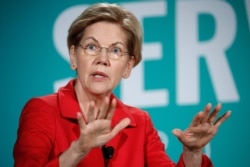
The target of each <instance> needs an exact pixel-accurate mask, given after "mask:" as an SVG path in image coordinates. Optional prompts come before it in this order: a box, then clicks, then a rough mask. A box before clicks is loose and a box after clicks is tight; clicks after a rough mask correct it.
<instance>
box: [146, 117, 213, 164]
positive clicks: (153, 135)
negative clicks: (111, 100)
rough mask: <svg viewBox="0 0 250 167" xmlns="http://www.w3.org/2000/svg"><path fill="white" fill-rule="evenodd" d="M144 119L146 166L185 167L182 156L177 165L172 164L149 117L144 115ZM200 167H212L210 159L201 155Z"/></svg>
mask: <svg viewBox="0 0 250 167" xmlns="http://www.w3.org/2000/svg"><path fill="white" fill-rule="evenodd" d="M145 119H146V133H145V135H146V136H145V138H146V140H147V141H146V161H147V162H146V164H147V166H148V167H185V164H184V160H183V155H182V154H181V156H180V159H179V161H178V162H177V163H174V162H173V161H172V160H171V159H170V157H169V156H168V155H167V153H166V151H165V148H164V144H163V143H162V142H161V139H160V137H159V135H158V132H157V130H156V129H155V128H154V126H153V123H152V120H151V119H150V117H149V115H148V114H147V113H146V114H145ZM202 167H213V165H212V163H211V161H210V159H209V158H208V157H207V156H206V155H204V154H203V155H202Z"/></svg>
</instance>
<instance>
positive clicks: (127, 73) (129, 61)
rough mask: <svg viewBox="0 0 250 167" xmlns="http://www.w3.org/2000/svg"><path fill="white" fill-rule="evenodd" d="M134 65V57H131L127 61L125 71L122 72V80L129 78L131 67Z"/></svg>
mask: <svg viewBox="0 0 250 167" xmlns="http://www.w3.org/2000/svg"><path fill="white" fill-rule="evenodd" d="M134 64H135V58H134V56H132V57H131V58H130V59H129V60H128V62H127V66H126V69H125V70H124V72H123V75H122V77H123V78H124V79H127V78H128V77H129V76H130V74H131V71H132V69H133V67H134Z"/></svg>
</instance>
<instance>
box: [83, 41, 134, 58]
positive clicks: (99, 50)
mask: <svg viewBox="0 0 250 167" xmlns="http://www.w3.org/2000/svg"><path fill="white" fill-rule="evenodd" d="M78 46H79V47H81V48H82V49H83V50H84V53H85V54H87V55H89V56H97V55H99V54H100V53H101V51H102V49H105V50H106V53H107V55H108V57H109V58H110V59H112V60H119V59H120V58H121V57H122V56H124V55H130V54H129V52H123V51H121V56H118V57H117V58H114V57H112V56H110V55H111V54H110V53H111V51H110V50H111V48H112V47H114V46H110V47H102V46H98V45H97V46H96V47H97V50H98V52H97V53H96V54H95V55H91V54H89V53H86V50H87V46H86V47H84V46H83V45H82V44H81V43H80V44H79V45H78ZM131 56H132V55H131Z"/></svg>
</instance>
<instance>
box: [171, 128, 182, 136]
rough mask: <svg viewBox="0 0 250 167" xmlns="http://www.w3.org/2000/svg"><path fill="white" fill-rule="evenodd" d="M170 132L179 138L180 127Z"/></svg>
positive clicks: (180, 133)
mask: <svg viewBox="0 0 250 167" xmlns="http://www.w3.org/2000/svg"><path fill="white" fill-rule="evenodd" d="M172 133H173V135H175V136H176V137H178V138H180V137H181V135H182V131H181V130H180V129H173V130H172Z"/></svg>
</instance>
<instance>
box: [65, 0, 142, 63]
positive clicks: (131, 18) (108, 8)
mask: <svg viewBox="0 0 250 167" xmlns="http://www.w3.org/2000/svg"><path fill="white" fill-rule="evenodd" d="M99 21H109V22H112V23H116V24H119V25H120V26H121V28H122V29H123V30H124V31H125V33H126V35H127V47H128V48H127V49H128V52H129V54H130V56H134V58H135V64H134V66H136V65H137V64H138V63H139V62H140V61H141V58H142V54H141V52H142V36H143V32H142V28H141V25H140V23H139V21H138V19H137V18H136V17H135V15H134V14H133V13H131V12H130V11H128V10H126V9H124V8H122V7H121V6H118V5H116V4H109V3H98V4H94V5H92V6H90V7H88V8H87V9H86V10H85V11H83V12H82V13H81V14H80V15H79V16H78V17H77V18H76V19H75V21H73V23H72V24H71V26H70V28H69V30H68V38H67V44H68V49H70V47H71V46H72V45H75V46H77V45H78V44H79V42H80V40H81V38H82V36H83V33H84V30H85V29H86V27H88V26H89V25H91V24H93V23H96V22H99Z"/></svg>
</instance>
